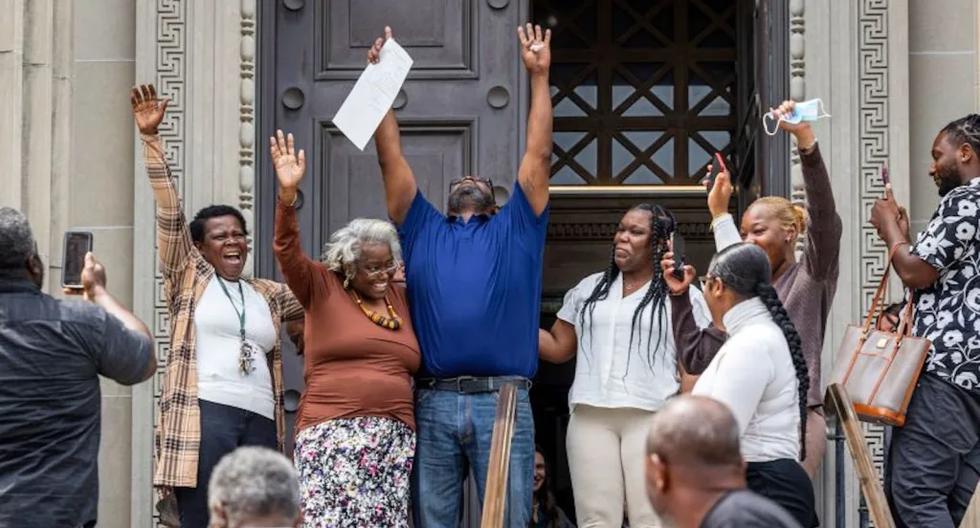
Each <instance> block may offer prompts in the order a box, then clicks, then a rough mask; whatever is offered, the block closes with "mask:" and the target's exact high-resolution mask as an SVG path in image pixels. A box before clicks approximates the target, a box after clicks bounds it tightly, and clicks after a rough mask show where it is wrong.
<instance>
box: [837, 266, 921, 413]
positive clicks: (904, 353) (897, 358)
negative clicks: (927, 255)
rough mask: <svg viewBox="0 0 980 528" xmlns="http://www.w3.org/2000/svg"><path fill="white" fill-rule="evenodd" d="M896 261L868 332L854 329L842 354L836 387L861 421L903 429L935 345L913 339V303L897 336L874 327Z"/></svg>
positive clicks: (883, 284) (849, 330) (875, 301)
mask: <svg viewBox="0 0 980 528" xmlns="http://www.w3.org/2000/svg"><path fill="white" fill-rule="evenodd" d="M891 257H892V255H891V254H889V256H888V266H887V267H886V268H885V272H884V276H882V278H881V283H880V284H879V285H878V291H877V292H875V296H874V299H872V301H871V308H870V309H869V310H868V314H867V316H866V317H865V318H864V325H863V326H855V325H850V326H848V327H847V331H846V332H845V333H844V339H843V340H842V341H841V344H840V347H838V349H837V357H836V358H835V359H836V361H835V362H834V372H833V376H831V383H839V384H841V385H842V386H843V387H844V388H845V389H846V390H847V394H848V395H849V396H850V398H851V401H852V402H853V403H854V410H855V412H857V415H858V418H860V419H861V420H862V421H865V422H877V423H883V424H887V425H894V426H899V427H901V426H902V425H904V424H905V411H906V410H907V409H908V407H909V400H910V399H911V398H912V391H913V390H915V385H916V383H917V382H918V380H919V372H920V371H921V370H922V365H923V364H924V363H925V360H926V354H928V353H929V349H930V348H931V347H932V343H931V342H930V341H929V340H928V339H925V338H923V337H914V336H912V335H911V330H912V328H911V325H912V303H911V302H909V303H908V304H907V305H906V306H905V311H904V313H903V314H902V317H901V322H900V323H899V326H898V331H897V332H894V333H893V332H883V331H881V330H876V329H875V328H874V327H873V324H872V323H873V322H874V321H875V319H876V316H877V314H878V308H879V306H880V305H881V300H882V297H883V296H884V294H885V292H886V291H887V290H888V276H889V275H890V271H891Z"/></svg>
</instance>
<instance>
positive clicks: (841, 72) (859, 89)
mask: <svg viewBox="0 0 980 528" xmlns="http://www.w3.org/2000/svg"><path fill="white" fill-rule="evenodd" d="M805 21H806V33H805V43H806V70H805V76H804V79H805V82H806V91H807V94H806V96H807V97H810V98H813V97H820V98H822V99H823V101H824V103H826V105H827V110H828V111H829V112H830V114H831V115H832V116H833V117H831V118H830V119H825V120H821V121H819V122H818V123H817V124H816V126H815V129H816V132H817V137H818V138H819V141H820V146H821V151H822V152H823V155H824V157H825V160H826V162H827V166H828V168H829V170H830V175H831V180H832V182H833V186H834V195H835V198H836V202H837V208H838V211H839V213H840V215H841V218H842V220H843V224H844V226H845V229H844V233H843V239H842V246H841V256H840V277H839V280H838V286H837V295H836V298H835V300H834V307H833V310H832V311H831V318H830V321H829V323H828V328H827V332H826V337H825V345H824V354H823V372H824V373H828V372H830V371H831V368H832V365H833V360H834V355H835V353H836V350H837V345H838V343H839V342H840V339H841V338H842V335H843V331H844V329H845V328H846V325H848V324H850V323H853V322H855V321H857V320H858V319H859V317H860V315H861V314H863V313H864V311H865V310H866V309H867V306H868V301H869V300H870V298H871V295H872V294H873V290H874V286H876V285H877V281H878V279H880V277H881V274H882V272H883V271H884V269H883V268H884V264H885V248H884V247H883V245H882V243H881V242H880V241H879V239H878V237H877V235H876V234H875V231H874V229H873V228H872V227H871V226H870V224H869V222H868V219H869V214H870V206H871V204H872V203H873V202H874V200H875V199H877V198H878V197H880V196H881V195H882V193H883V185H882V182H881V180H880V178H879V170H880V168H881V166H882V164H883V163H885V162H886V161H887V162H888V165H889V168H890V170H891V174H892V182H893V186H894V188H895V194H896V196H897V197H898V199H899V200H902V201H905V202H906V203H907V202H908V196H909V178H908V166H909V158H908V152H909V138H908V130H909V113H908V95H907V94H908V87H909V76H908V68H909V60H908V29H907V28H908V23H909V18H908V0H841V1H840V2H808V3H807V4H806V12H805ZM827 381H829V380H827V379H825V382H827ZM866 434H867V435H868V440H869V447H870V449H871V452H872V456H873V458H874V460H875V462H876V464H878V465H879V466H880V464H881V463H882V458H883V449H882V448H883V445H882V439H881V431H880V428H868V429H867V430H866ZM838 463H843V464H844V466H845V468H846V470H847V493H846V497H843V498H839V497H836V496H835V493H834V492H835V490H834V481H833V478H832V477H833V474H834V465H835V464H838ZM825 466H826V469H825V471H824V478H823V481H822V483H820V484H819V485H820V486H821V487H822V488H823V510H824V512H825V513H824V519H823V523H824V524H826V525H829V526H832V525H833V520H834V518H833V515H834V512H835V509H836V508H837V507H838V506H840V507H843V508H844V511H845V514H846V518H847V525H848V526H856V522H857V511H858V500H859V496H860V495H859V494H860V491H859V490H858V486H857V480H856V477H855V475H854V473H853V468H852V467H851V462H850V457H849V456H848V455H845V460H843V461H839V460H834V453H833V451H832V450H830V451H829V452H828V456H827V458H826V463H825ZM838 503H840V504H838Z"/></svg>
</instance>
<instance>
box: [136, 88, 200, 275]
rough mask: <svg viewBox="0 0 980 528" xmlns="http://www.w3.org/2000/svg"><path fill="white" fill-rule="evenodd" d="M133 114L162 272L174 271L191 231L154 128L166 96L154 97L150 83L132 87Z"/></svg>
mask: <svg viewBox="0 0 980 528" xmlns="http://www.w3.org/2000/svg"><path fill="white" fill-rule="evenodd" d="M130 103H132V105H133V118H134V119H135V121H136V126H137V128H139V131H140V139H141V140H142V141H143V163H144V165H145V166H146V175H147V176H148V177H149V179H150V187H151V188H152V189H153V199H154V201H155V202H156V218H157V250H158V252H159V254H160V264H161V266H162V268H163V269H162V271H163V273H164V275H170V276H172V275H174V274H176V273H179V272H180V271H181V270H183V269H184V267H185V265H186V263H187V256H188V255H189V254H190V251H191V248H192V247H193V245H192V244H191V235H190V230H189V229H188V227H187V221H186V219H185V218H184V210H183V209H182V208H181V206H180V197H179V196H178V195H177V187H176V186H175V185H174V181H173V178H172V176H171V174H170V166H169V165H168V164H167V158H166V156H165V155H164V153H163V145H162V144H161V143H160V136H158V135H157V130H158V128H159V126H160V123H161V122H162V121H163V116H164V114H165V113H166V111H167V104H168V103H170V100H169V99H160V98H158V97H157V93H156V89H155V88H154V87H153V85H152V84H144V85H141V86H137V87H136V88H133V90H132V92H131V94H130Z"/></svg>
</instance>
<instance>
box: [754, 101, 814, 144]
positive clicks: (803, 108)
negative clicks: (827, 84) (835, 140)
mask: <svg viewBox="0 0 980 528" xmlns="http://www.w3.org/2000/svg"><path fill="white" fill-rule="evenodd" d="M821 117H830V114H828V113H827V111H826V110H824V108H823V101H822V100H820V99H810V100H809V101H802V102H799V103H796V104H795V105H793V113H791V114H790V115H789V116H787V117H780V118H779V120H777V121H776V126H774V127H773V128H772V130H770V129H769V121H772V120H774V119H775V116H773V113H772V112H766V113H765V115H763V116H762V129H763V130H765V131H766V134H769V135H770V136H775V135H776V133H777V132H779V122H780V121H786V122H787V123H791V124H794V125H795V124H797V123H801V122H803V121H816V120H817V119H820V118H821Z"/></svg>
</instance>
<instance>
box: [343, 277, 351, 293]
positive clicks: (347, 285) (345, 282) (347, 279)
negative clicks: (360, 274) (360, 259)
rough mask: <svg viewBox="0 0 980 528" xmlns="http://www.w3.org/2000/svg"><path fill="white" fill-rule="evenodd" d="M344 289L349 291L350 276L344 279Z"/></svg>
mask: <svg viewBox="0 0 980 528" xmlns="http://www.w3.org/2000/svg"><path fill="white" fill-rule="evenodd" d="M344 289H345V290H349V289H350V275H347V276H346V277H344Z"/></svg>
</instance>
